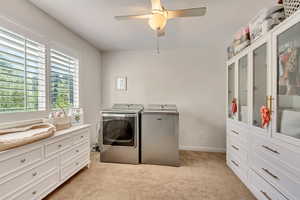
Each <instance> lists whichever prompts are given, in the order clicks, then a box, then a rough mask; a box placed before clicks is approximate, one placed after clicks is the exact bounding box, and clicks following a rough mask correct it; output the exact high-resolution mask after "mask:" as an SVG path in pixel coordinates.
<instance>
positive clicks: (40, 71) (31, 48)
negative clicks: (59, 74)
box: [0, 28, 46, 112]
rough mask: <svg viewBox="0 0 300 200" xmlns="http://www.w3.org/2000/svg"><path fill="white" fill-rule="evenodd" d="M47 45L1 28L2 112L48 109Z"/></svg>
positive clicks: (0, 102)
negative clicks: (46, 80)
mask: <svg viewBox="0 0 300 200" xmlns="http://www.w3.org/2000/svg"><path fill="white" fill-rule="evenodd" d="M45 60H46V59H45V46H44V45H43V44H40V43H38V42H34V41H32V40H29V39H26V38H25V37H23V36H21V35H18V34H15V33H13V32H11V31H8V30H6V29H3V28H0V112H15V111H40V110H45V108H46V103H45V99H46V94H45V91H46V89H45Z"/></svg>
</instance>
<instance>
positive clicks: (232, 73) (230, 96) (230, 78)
mask: <svg viewBox="0 0 300 200" xmlns="http://www.w3.org/2000/svg"><path fill="white" fill-rule="evenodd" d="M227 84H228V91H227V93H228V94H227V96H228V100H227V102H228V105H227V106H228V109H227V110H228V118H231V119H234V113H232V108H231V103H232V101H233V100H234V98H235V91H234V90H235V70H234V63H233V64H231V65H229V66H228V83H227Z"/></svg>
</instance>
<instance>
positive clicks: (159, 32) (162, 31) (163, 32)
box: [156, 29, 166, 37]
mask: <svg viewBox="0 0 300 200" xmlns="http://www.w3.org/2000/svg"><path fill="white" fill-rule="evenodd" d="M156 33H157V36H158V37H163V36H165V35H166V32H165V30H164V29H162V30H157V31H156Z"/></svg>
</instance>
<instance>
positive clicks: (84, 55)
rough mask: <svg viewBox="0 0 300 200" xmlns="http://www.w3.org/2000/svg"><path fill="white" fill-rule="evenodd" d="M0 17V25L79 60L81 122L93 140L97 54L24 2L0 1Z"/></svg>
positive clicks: (7, 117) (26, 116) (22, 115)
mask: <svg viewBox="0 0 300 200" xmlns="http://www.w3.org/2000/svg"><path fill="white" fill-rule="evenodd" d="M0 18H1V20H0V22H2V23H3V24H0V26H7V25H9V26H11V27H13V28H14V29H15V30H17V31H18V32H21V33H26V35H29V36H30V35H35V36H36V35H38V36H39V37H40V38H42V40H44V41H46V42H47V43H49V44H51V45H52V46H59V47H61V48H63V49H66V50H68V51H70V52H74V53H75V54H76V55H77V56H78V57H79V59H80V74H79V76H80V88H79V90H80V105H81V107H83V109H84V112H85V121H86V122H87V123H91V124H92V125H93V126H92V129H91V130H92V139H93V141H95V140H96V139H95V138H96V131H95V130H96V119H97V114H98V111H99V109H100V105H101V81H100V76H101V55H100V53H99V51H98V50H97V49H96V48H94V47H93V46H92V45H90V44H89V43H87V42H86V41H85V40H83V39H81V38H80V37H78V36H76V35H75V34H73V33H72V32H70V31H69V30H68V29H66V28H65V27H64V26H63V25H61V24H60V23H58V22H57V21H55V20H54V19H53V18H51V17H49V16H48V15H46V14H45V13H43V12H42V11H40V10H39V9H38V8H36V7H35V6H33V5H32V4H30V3H29V2H27V1H26V0H9V1H1V6H0ZM6 22H7V23H6ZM4 23H5V24H4ZM45 116H48V113H47V112H39V113H37V112H33V113H17V114H1V115H0V122H9V121H15V120H24V119H30V118H31V119H35V118H40V117H45Z"/></svg>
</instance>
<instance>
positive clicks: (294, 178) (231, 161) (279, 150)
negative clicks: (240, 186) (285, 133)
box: [227, 121, 300, 200]
mask: <svg viewBox="0 0 300 200" xmlns="http://www.w3.org/2000/svg"><path fill="white" fill-rule="evenodd" d="M227 127H228V128H227V164H228V166H229V167H230V168H231V169H232V171H233V172H234V173H235V174H236V175H237V176H238V177H239V178H240V179H241V181H242V182H243V183H244V184H245V185H246V186H247V187H248V188H249V189H250V191H251V192H252V193H253V194H254V195H255V196H256V198H257V199H258V200H299V199H300V162H299V158H300V156H299V155H300V147H296V146H291V145H290V144H289V143H285V142H282V141H277V140H275V139H272V138H270V137H266V136H265V135H261V133H259V132H256V129H253V128H251V127H248V128H247V127H245V126H244V125H241V124H239V123H238V122H233V121H229V122H228V124H227ZM233 127H235V128H233ZM236 127H237V128H236ZM243 128H244V131H243V132H244V134H232V129H235V130H239V131H238V132H241V130H242V129H243ZM237 135H239V136H241V135H242V138H239V137H237Z"/></svg>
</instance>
